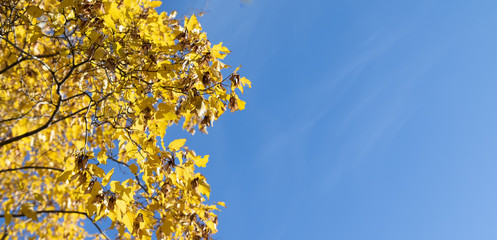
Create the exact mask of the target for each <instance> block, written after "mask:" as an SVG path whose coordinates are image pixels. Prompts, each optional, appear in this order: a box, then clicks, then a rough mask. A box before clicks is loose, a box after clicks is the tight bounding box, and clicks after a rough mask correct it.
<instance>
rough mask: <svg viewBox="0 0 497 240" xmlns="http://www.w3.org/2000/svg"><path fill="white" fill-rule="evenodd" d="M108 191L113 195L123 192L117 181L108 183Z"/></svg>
mask: <svg viewBox="0 0 497 240" xmlns="http://www.w3.org/2000/svg"><path fill="white" fill-rule="evenodd" d="M110 190H111V191H112V192H115V193H120V192H121V191H122V190H123V186H121V183H120V182H119V181H112V182H110Z"/></svg>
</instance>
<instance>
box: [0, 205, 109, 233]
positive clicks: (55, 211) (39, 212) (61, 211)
mask: <svg viewBox="0 0 497 240" xmlns="http://www.w3.org/2000/svg"><path fill="white" fill-rule="evenodd" d="M42 213H47V214H49V213H63V214H71V213H73V214H80V215H84V216H86V218H88V219H89V220H90V221H91V222H92V223H93V225H95V227H96V228H97V229H98V231H99V232H100V233H101V234H102V235H103V236H104V237H105V238H106V239H109V237H108V236H107V235H106V234H105V233H104V232H103V231H102V229H101V228H100V226H98V224H97V223H96V222H95V221H93V219H92V218H91V217H90V216H88V214H87V213H85V212H80V211H72V210H40V211H36V214H42ZM12 217H14V218H21V217H26V215H24V214H12ZM0 218H5V214H0Z"/></svg>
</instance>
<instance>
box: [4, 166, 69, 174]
mask: <svg viewBox="0 0 497 240" xmlns="http://www.w3.org/2000/svg"><path fill="white" fill-rule="evenodd" d="M25 169H47V170H54V171H59V172H63V171H64V170H63V169H60V168H54V167H43V166H26V167H18V168H9V169H1V170H0V173H4V172H13V171H19V170H25Z"/></svg>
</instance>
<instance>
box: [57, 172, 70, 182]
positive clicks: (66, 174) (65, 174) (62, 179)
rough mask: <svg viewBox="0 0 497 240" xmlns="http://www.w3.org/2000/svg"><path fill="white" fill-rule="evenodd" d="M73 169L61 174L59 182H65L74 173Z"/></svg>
mask: <svg viewBox="0 0 497 240" xmlns="http://www.w3.org/2000/svg"><path fill="white" fill-rule="evenodd" d="M72 173H73V172H72V170H66V171H64V172H63V173H62V174H60V176H59V177H58V178H57V182H65V181H66V180H67V179H68V178H69V177H70V176H71V175H72Z"/></svg>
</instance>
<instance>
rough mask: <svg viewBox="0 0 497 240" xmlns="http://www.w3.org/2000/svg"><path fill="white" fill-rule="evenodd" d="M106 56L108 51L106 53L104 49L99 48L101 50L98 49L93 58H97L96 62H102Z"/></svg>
mask: <svg viewBox="0 0 497 240" xmlns="http://www.w3.org/2000/svg"><path fill="white" fill-rule="evenodd" d="M106 55H107V51H105V50H104V49H102V48H99V49H97V51H95V55H93V58H95V60H98V61H102V60H104V59H105V56H106Z"/></svg>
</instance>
